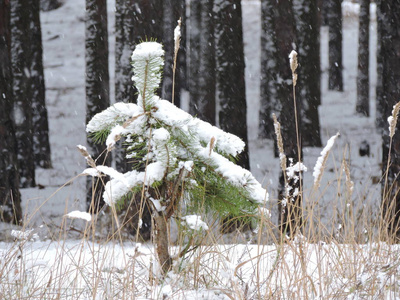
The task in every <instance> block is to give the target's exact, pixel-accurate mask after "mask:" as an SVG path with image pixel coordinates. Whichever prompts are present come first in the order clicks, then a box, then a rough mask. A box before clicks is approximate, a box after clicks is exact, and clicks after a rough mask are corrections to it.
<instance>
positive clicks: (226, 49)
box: [214, 0, 250, 170]
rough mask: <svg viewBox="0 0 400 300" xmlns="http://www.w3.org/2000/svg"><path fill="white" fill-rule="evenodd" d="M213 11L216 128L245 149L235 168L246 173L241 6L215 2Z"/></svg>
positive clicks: (236, 0)
mask: <svg viewBox="0 0 400 300" xmlns="http://www.w3.org/2000/svg"><path fill="white" fill-rule="evenodd" d="M214 11H215V12H216V18H215V20H216V24H215V32H216V52H215V57H216V65H217V66H216V70H217V97H218V101H219V104H220V108H221V109H220V111H219V126H220V127H221V129H223V130H225V131H227V132H229V133H232V134H235V135H236V136H238V137H240V138H241V139H242V140H243V141H244V142H245V144H246V146H245V149H244V151H243V152H242V153H241V154H240V156H239V159H238V162H237V164H238V165H240V166H241V167H243V168H245V169H248V170H249V169H250V160H249V149H248V138H247V119H246V117H247V104H246V86H245V81H244V69H245V63H244V47H243V29H242V6H241V2H240V0H232V1H227V0H215V2H214ZM233 120H234V121H233Z"/></svg>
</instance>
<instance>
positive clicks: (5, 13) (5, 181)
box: [0, 0, 22, 224]
mask: <svg viewBox="0 0 400 300" xmlns="http://www.w3.org/2000/svg"><path fill="white" fill-rule="evenodd" d="M10 37H11V32H10V3H9V1H6V0H0V97H1V101H2V103H3V105H2V109H0V149H1V151H0V205H1V209H0V221H2V222H11V223H14V224H19V223H20V221H21V220H22V209H21V195H20V192H19V174H18V161H17V156H16V153H17V148H16V140H15V132H14V124H13V88H12V73H11V54H10V46H11V39H10Z"/></svg>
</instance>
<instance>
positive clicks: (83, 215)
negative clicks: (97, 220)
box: [65, 210, 92, 222]
mask: <svg viewBox="0 0 400 300" xmlns="http://www.w3.org/2000/svg"><path fill="white" fill-rule="evenodd" d="M65 216H66V217H68V218H70V219H81V220H85V221H86V222H90V221H91V220H92V216H91V215H90V214H89V213H87V212H84V211H79V210H74V211H71V212H70V213H68V214H66V215H65Z"/></svg>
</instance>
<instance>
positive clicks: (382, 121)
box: [375, 2, 387, 134]
mask: <svg viewBox="0 0 400 300" xmlns="http://www.w3.org/2000/svg"><path fill="white" fill-rule="evenodd" d="M383 20H384V17H383V16H382V13H381V8H380V5H379V2H378V3H377V6H376V25H377V41H378V42H377V45H376V72H377V79H376V88H375V93H376V94H375V97H376V101H375V104H376V116H375V126H376V128H377V129H378V131H379V132H380V133H381V134H383V131H384V130H385V129H386V128H387V116H385V115H384V114H385V101H383V90H382V85H383V82H382V76H383V71H382V68H383V63H382V62H383V60H382V53H381V42H380V41H381V39H382V38H381V34H382V28H383V27H382V26H383V24H382V22H383Z"/></svg>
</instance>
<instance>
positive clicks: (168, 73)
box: [161, 0, 185, 107]
mask: <svg viewBox="0 0 400 300" xmlns="http://www.w3.org/2000/svg"><path fill="white" fill-rule="evenodd" d="M163 2H164V3H163V5H164V22H163V37H164V38H163V45H164V50H165V57H164V73H163V82H162V90H161V92H162V93H161V97H162V98H163V99H166V100H169V101H171V102H173V103H174V104H175V105H176V106H178V107H180V97H181V93H180V89H181V84H180V74H179V72H180V70H181V68H180V67H179V66H178V64H179V61H178V60H180V56H181V55H182V53H180V52H178V57H177V68H176V71H175V89H174V99H172V84H173V66H174V53H175V41H174V30H175V28H176V26H177V25H178V22H177V21H178V20H179V19H180V18H182V16H183V14H184V12H185V1H183V0H164V1H163ZM182 19H183V18H182ZM183 26H185V24H183Z"/></svg>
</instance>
